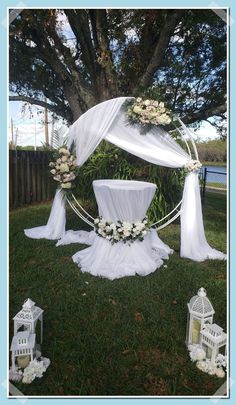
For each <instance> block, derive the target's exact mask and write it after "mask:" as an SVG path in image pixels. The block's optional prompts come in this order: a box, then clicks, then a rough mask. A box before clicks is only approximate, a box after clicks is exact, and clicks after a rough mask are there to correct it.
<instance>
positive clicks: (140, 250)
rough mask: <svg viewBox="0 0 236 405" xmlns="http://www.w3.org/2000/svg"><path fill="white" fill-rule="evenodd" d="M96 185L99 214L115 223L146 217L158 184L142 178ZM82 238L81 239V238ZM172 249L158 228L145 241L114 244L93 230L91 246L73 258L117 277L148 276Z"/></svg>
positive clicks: (90, 268)
mask: <svg viewBox="0 0 236 405" xmlns="http://www.w3.org/2000/svg"><path fill="white" fill-rule="evenodd" d="M93 188H94V192H95V196H96V200H97V204H98V209H99V215H101V216H102V217H103V218H106V220H108V221H111V222H114V223H117V222H118V221H119V220H121V221H127V222H129V223H135V222H136V221H140V220H142V219H143V218H144V217H145V215H146V211H147V209H148V207H149V205H150V203H151V201H152V199H153V196H154V194H155V190H156V185H155V184H152V183H145V182H139V181H127V180H97V181H94V182H93ZM91 233H92V232H91ZM77 236H78V237H79V235H77ZM82 237H83V235H82ZM78 240H80V241H81V239H80V238H78ZM78 240H77V241H78ZM172 252H173V251H172V250H171V249H170V248H169V246H167V245H165V244H164V243H163V242H162V241H161V240H160V239H159V238H158V236H157V233H156V232H155V231H154V230H152V231H151V232H150V233H148V234H147V235H146V236H145V238H144V241H142V242H140V241H135V242H133V243H130V244H125V245H124V243H123V242H118V243H116V244H114V245H111V243H110V242H109V241H107V240H106V239H104V238H102V237H100V236H98V235H94V233H93V239H92V243H91V247H89V248H87V249H84V250H81V251H79V252H78V253H76V254H75V255H74V256H73V260H74V262H75V263H77V264H78V265H79V267H80V268H81V271H83V272H89V273H91V274H93V275H96V276H102V277H106V278H109V279H110V280H113V279H115V278H120V277H124V276H133V275H135V274H139V275H140V276H146V275H147V274H150V273H152V272H153V271H155V270H156V269H157V268H159V267H160V266H161V265H162V264H163V259H168V255H169V254H170V253H172Z"/></svg>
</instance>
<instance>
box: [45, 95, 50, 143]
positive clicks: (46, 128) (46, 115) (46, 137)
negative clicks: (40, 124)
mask: <svg viewBox="0 0 236 405" xmlns="http://www.w3.org/2000/svg"><path fill="white" fill-rule="evenodd" d="M46 102H47V98H45V103H46ZM44 128H45V143H46V146H48V145H49V137H48V109H47V107H45V108H44Z"/></svg>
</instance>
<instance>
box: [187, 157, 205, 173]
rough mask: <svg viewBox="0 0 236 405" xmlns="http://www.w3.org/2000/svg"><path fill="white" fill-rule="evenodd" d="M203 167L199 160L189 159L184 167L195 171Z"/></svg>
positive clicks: (189, 170)
mask: <svg viewBox="0 0 236 405" xmlns="http://www.w3.org/2000/svg"><path fill="white" fill-rule="evenodd" d="M201 167H202V164H201V162H199V160H188V162H187V163H185V165H184V168H185V170H186V171H188V172H193V171H195V170H200V169H201Z"/></svg>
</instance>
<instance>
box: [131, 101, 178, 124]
mask: <svg viewBox="0 0 236 405" xmlns="http://www.w3.org/2000/svg"><path fill="white" fill-rule="evenodd" d="M126 115H127V117H128V119H129V122H130V123H131V124H141V126H142V127H143V128H145V127H150V126H153V125H167V124H170V122H171V116H170V115H171V111H170V110H168V109H167V108H166V107H165V104H164V103H163V102H162V101H161V102H158V101H156V100H148V99H146V100H143V99H142V98H141V97H138V98H136V99H135V101H134V102H132V104H131V105H130V102H129V104H128V106H127V109H126Z"/></svg>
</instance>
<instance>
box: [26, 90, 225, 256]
mask: <svg viewBox="0 0 236 405" xmlns="http://www.w3.org/2000/svg"><path fill="white" fill-rule="evenodd" d="M127 99H128V98H126V97H119V98H116V99H112V100H108V101H105V102H103V103H101V104H98V105H97V106H95V107H93V108H91V109H90V110H88V111H87V112H86V113H85V114H83V115H82V116H81V117H80V118H79V119H78V120H77V121H76V122H75V123H74V124H73V125H72V126H71V127H70V131H69V141H68V147H71V146H72V144H74V145H75V149H76V155H77V163H78V165H79V166H81V165H82V164H83V163H84V162H85V161H86V160H87V159H88V157H89V156H90V155H91V154H92V153H93V152H94V150H95V149H96V147H97V146H98V145H99V143H100V142H101V141H102V140H103V139H106V140H107V141H109V142H111V143H113V144H115V145H117V146H118V147H120V148H122V149H124V150H126V151H128V152H130V153H132V154H133V155H135V156H138V157H140V158H142V159H144V160H146V161H148V162H151V163H154V164H157V165H162V166H166V167H172V168H178V167H183V166H184V165H185V163H186V162H187V161H188V160H189V159H190V156H189V155H188V153H186V152H185V151H184V150H183V149H182V148H181V147H180V145H178V143H177V142H175V140H174V139H173V138H172V137H171V136H170V135H169V134H168V133H167V132H166V131H164V130H163V129H161V128H160V127H157V128H156V129H154V130H152V131H150V132H149V133H147V134H145V135H141V134H140V132H139V130H138V128H137V127H136V126H131V125H129V124H128V122H127V120H126V118H125V114H124V111H123V110H122V104H123V103H124V101H125V100H127ZM183 130H184V127H183ZM63 204H64V201H62V199H61V197H60V194H59V193H57V194H56V196H55V200H54V204H53V207H52V210H51V214H50V217H49V221H48V223H47V225H46V227H45V229H43V228H44V227H39V228H38V231H37V230H36V229H35V230H26V234H27V236H30V237H36V235H37V237H38V238H40V237H46V238H49V239H52V237H55V239H56V238H62V241H61V243H60V242H59V243H60V244H62V243H63V241H64V243H67V242H68V240H74V241H75V240H76V235H75V233H73V232H72V233H71V231H70V232H69V233H68V232H67V233H66V234H65V233H64V228H65V218H64V217H63V212H64V211H63V210H64V208H63ZM58 207H60V213H61V214H60V215H59V216H58V212H57V209H58ZM55 217H57V224H56V231H55V230H54V218H55ZM106 219H107V218H106ZM33 235H34V236H33ZM77 236H78V233H77ZM67 237H68V238H67ZM83 238H84V236H83V237H82V239H83ZM108 243H109V242H108ZM181 256H182V257H186V258H189V259H192V260H197V261H202V260H205V259H208V258H209V259H225V258H226V255H224V254H223V253H221V252H219V251H217V250H215V249H212V248H211V247H210V246H209V244H208V243H207V241H206V238H205V232H204V227H203V220H202V207H201V200H200V194H199V181H198V173H197V172H192V173H190V174H188V175H187V176H186V180H185V187H184V191H183V203H182V207H181Z"/></svg>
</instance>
